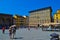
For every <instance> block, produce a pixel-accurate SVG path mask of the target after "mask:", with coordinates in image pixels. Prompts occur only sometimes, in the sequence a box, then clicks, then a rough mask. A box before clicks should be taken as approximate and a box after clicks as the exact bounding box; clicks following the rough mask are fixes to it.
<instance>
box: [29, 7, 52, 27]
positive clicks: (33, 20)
mask: <svg viewBox="0 0 60 40" xmlns="http://www.w3.org/2000/svg"><path fill="white" fill-rule="evenodd" d="M51 12H52V8H51V7H45V8H41V9H37V10H32V11H29V13H30V15H29V26H34V27H35V26H38V25H42V24H44V23H51V22H52V14H51Z"/></svg>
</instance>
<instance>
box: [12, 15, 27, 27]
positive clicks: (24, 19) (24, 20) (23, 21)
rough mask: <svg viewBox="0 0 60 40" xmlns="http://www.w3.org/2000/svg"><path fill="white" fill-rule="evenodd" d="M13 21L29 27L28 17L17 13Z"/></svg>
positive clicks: (18, 25)
mask: <svg viewBox="0 0 60 40" xmlns="http://www.w3.org/2000/svg"><path fill="white" fill-rule="evenodd" d="M13 23H14V24H15V25H17V27H21V28H23V27H27V25H28V22H27V17H23V16H19V15H15V16H14V19H13Z"/></svg>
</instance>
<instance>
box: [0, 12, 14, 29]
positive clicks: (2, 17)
mask: <svg viewBox="0 0 60 40" xmlns="http://www.w3.org/2000/svg"><path fill="white" fill-rule="evenodd" d="M12 24H13V16H12V15H10V14H3V13H0V28H2V26H5V27H6V28H9V26H11V25H12Z"/></svg>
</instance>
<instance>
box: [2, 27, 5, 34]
mask: <svg viewBox="0 0 60 40" xmlns="http://www.w3.org/2000/svg"><path fill="white" fill-rule="evenodd" d="M2 33H3V34H4V33H5V26H2Z"/></svg>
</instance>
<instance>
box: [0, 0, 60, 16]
mask: <svg viewBox="0 0 60 40" xmlns="http://www.w3.org/2000/svg"><path fill="white" fill-rule="evenodd" d="M49 6H51V7H52V13H53V14H54V13H55V12H56V11H57V10H58V9H60V0H0V13H5V14H12V15H14V14H18V15H22V16H23V15H27V16H28V15H29V11H31V10H35V9H40V8H44V7H49ZM53 14H52V15H53Z"/></svg>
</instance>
